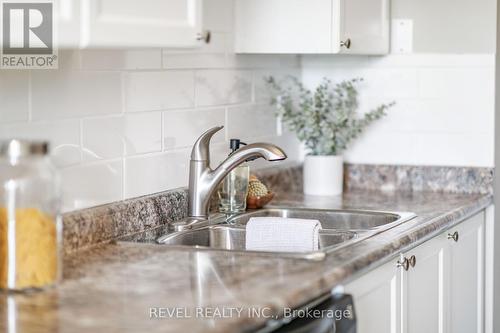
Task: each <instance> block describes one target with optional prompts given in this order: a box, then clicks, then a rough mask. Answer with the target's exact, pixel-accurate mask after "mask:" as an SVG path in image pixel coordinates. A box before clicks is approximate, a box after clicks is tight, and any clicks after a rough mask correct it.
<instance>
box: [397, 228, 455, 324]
mask: <svg viewBox="0 0 500 333" xmlns="http://www.w3.org/2000/svg"><path fill="white" fill-rule="evenodd" d="M446 246H447V239H446V237H445V235H440V236H438V237H436V238H433V239H431V240H430V241H427V242H425V243H424V244H422V245H420V246H418V247H416V248H415V249H413V250H411V251H409V252H408V253H406V254H405V257H406V258H411V256H415V258H416V264H415V267H410V269H409V270H408V271H403V274H402V275H403V318H402V321H403V325H402V327H403V332H405V333H423V332H425V333H441V332H444V330H445V320H444V318H445V297H446V291H445V286H446V285H447V278H446V276H445V273H444V266H445V260H446V257H447V253H446V248H445V247H446Z"/></svg>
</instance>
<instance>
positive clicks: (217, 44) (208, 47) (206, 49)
mask: <svg viewBox="0 0 500 333" xmlns="http://www.w3.org/2000/svg"><path fill="white" fill-rule="evenodd" d="M226 48H227V34H225V33H216V32H214V33H212V36H211V40H210V43H209V44H203V45H202V46H201V47H199V48H195V49H164V50H163V68H165V69H194V68H199V69H206V68H224V67H225V65H226Z"/></svg>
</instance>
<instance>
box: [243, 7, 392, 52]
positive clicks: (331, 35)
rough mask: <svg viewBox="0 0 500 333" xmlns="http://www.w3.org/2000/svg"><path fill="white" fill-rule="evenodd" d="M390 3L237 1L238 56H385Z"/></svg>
mask: <svg viewBox="0 0 500 333" xmlns="http://www.w3.org/2000/svg"><path fill="white" fill-rule="evenodd" d="M389 1H390V0H251V1H249V0H235V52H236V53H296V54H321V53H322V54H332V53H333V54H334V53H348V54H386V53H388V52H389V22H390V17H389V16H390V11H389V9H390V8H389V7H390V6H389Z"/></svg>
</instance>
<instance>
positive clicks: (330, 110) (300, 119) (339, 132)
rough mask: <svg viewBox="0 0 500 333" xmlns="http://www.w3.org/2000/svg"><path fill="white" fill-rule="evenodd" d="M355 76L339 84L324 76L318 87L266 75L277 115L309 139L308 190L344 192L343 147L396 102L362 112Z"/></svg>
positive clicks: (306, 191)
mask: <svg viewBox="0 0 500 333" xmlns="http://www.w3.org/2000/svg"><path fill="white" fill-rule="evenodd" d="M360 81H362V79H352V80H347V81H342V82H340V83H335V84H333V83H332V82H331V81H330V80H329V79H327V78H324V79H323V80H322V81H321V83H320V84H319V85H318V87H317V88H316V89H315V90H314V92H312V91H310V90H308V89H306V88H305V87H304V85H303V84H302V83H301V82H300V81H299V80H298V79H296V78H294V77H288V78H286V79H285V80H284V81H283V82H277V81H276V79H275V78H274V77H268V78H266V82H267V84H268V86H269V88H270V90H271V93H272V96H273V97H272V101H271V103H272V104H273V105H275V106H276V109H277V116H278V117H279V118H280V119H281V121H282V122H283V123H284V124H285V125H286V126H287V127H288V129H289V130H291V131H293V132H295V133H296V135H297V137H298V139H299V140H300V141H301V142H302V143H303V144H304V145H305V148H306V150H307V156H306V157H305V160H304V193H305V194H309V195H338V194H341V193H342V188H343V157H342V153H343V152H344V151H345V150H346V149H347V147H348V145H349V144H350V143H351V142H352V141H353V140H354V139H355V138H357V137H358V136H359V135H360V134H361V132H362V131H363V130H364V129H365V128H366V127H367V126H368V125H370V124H371V123H373V122H374V121H375V120H377V119H380V118H382V117H383V116H385V115H386V110H387V109H388V108H390V107H391V106H392V105H393V104H394V103H390V104H382V105H380V106H378V107H377V108H375V109H374V110H372V111H370V112H367V113H365V114H364V115H362V116H359V115H358V114H357V109H358V91H357V89H356V84H357V83H359V82H360Z"/></svg>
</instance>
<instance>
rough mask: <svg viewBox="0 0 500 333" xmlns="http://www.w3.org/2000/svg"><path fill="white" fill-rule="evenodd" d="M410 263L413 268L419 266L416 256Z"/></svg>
mask: <svg viewBox="0 0 500 333" xmlns="http://www.w3.org/2000/svg"><path fill="white" fill-rule="evenodd" d="M408 262H409V263H410V266H411V267H415V265H416V264H417V258H416V257H415V256H411V257H410V259H409V260H408Z"/></svg>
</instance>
